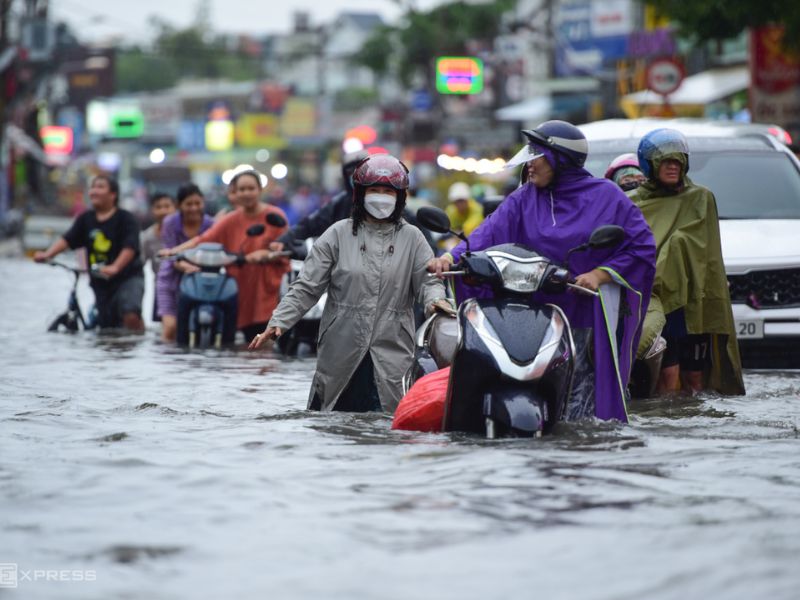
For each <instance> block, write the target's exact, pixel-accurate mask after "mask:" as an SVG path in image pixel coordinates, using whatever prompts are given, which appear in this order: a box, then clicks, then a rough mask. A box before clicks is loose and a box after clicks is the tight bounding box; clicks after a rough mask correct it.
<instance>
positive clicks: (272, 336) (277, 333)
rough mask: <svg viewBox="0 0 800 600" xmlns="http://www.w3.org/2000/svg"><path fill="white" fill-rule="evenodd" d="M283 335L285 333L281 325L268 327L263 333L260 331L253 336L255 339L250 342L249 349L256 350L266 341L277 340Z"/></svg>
mask: <svg viewBox="0 0 800 600" xmlns="http://www.w3.org/2000/svg"><path fill="white" fill-rule="evenodd" d="M281 335H283V331H282V330H281V328H280V327H267V328H266V329H265V330H264V331H263V332H262V333H259V334H258V335H257V336H256V337H254V338H253V341H252V342H250V345H249V346H248V347H247V349H248V350H256V349H257V348H260V347H261V345H262V344H263V343H264V342H265V341H267V340H277V339H278V338H279V337H281Z"/></svg>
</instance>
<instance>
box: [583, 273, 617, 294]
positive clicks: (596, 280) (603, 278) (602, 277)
mask: <svg viewBox="0 0 800 600" xmlns="http://www.w3.org/2000/svg"><path fill="white" fill-rule="evenodd" d="M610 281H611V275H609V274H608V271H603V270H602V269H594V270H592V271H589V272H588V273H583V274H581V275H578V276H577V277H576V278H575V284H576V285H579V286H581V287H585V288H587V289H590V290H592V291H593V292H596V291H597V288H599V287H600V286H601V285H603V284H604V283H608V282H610Z"/></svg>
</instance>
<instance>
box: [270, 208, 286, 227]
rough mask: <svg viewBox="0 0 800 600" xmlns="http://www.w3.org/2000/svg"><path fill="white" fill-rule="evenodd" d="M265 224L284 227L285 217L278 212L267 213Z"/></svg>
mask: <svg viewBox="0 0 800 600" xmlns="http://www.w3.org/2000/svg"><path fill="white" fill-rule="evenodd" d="M267 225H272V226H273V227H281V228H282V227H286V219H284V218H283V217H282V216H280V215H279V214H278V213H274V212H271V213H267Z"/></svg>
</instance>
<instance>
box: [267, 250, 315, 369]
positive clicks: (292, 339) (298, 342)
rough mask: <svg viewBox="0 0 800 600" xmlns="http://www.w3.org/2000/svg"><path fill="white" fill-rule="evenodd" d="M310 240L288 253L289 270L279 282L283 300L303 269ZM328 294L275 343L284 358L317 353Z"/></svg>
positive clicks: (302, 356)
mask: <svg viewBox="0 0 800 600" xmlns="http://www.w3.org/2000/svg"><path fill="white" fill-rule="evenodd" d="M312 245H313V241H312V240H311V239H308V240H305V241H304V242H300V243H298V244H297V245H296V246H294V247H292V248H291V249H290V250H288V252H289V256H290V263H291V270H290V271H289V273H287V274H286V276H285V277H284V279H283V281H282V282H281V290H280V296H281V298H283V297H284V296H285V295H286V293H287V292H288V291H289V287H290V286H291V285H292V282H294V281H295V280H296V279H297V278H298V277H299V276H300V270H301V269H302V268H303V261H304V260H305V258H306V256H307V255H308V252H309V251H310V250H311V246H312ZM327 297H328V293H327V292H325V293H324V294H322V296H321V297H320V299H319V300H318V301H317V303H316V304H315V305H314V306H312V307H311V308H310V309H309V310H308V312H307V313H306V314H304V315H303V316H302V317H301V319H300V320H299V321H298V322H297V323H296V324H295V325H294V327H292V328H291V329H289V330H288V331H286V332H284V333H283V335H281V337H279V338H278V339H277V340H276V342H275V347H276V348H277V349H278V351H279V352H280V353H281V354H283V355H284V356H292V357H298V358H306V357H309V356H314V355H316V353H317V337H318V336H319V323H320V320H321V319H322V311H323V310H324V309H325V301H326V299H327Z"/></svg>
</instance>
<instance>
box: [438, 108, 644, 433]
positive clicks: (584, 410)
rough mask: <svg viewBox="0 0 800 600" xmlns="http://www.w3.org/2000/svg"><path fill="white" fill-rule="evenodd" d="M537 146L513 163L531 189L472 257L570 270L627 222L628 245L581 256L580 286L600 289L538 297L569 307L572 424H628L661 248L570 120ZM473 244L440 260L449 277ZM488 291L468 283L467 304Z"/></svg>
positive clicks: (491, 227)
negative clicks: (532, 257)
mask: <svg viewBox="0 0 800 600" xmlns="http://www.w3.org/2000/svg"><path fill="white" fill-rule="evenodd" d="M523 133H524V134H525V136H526V137H527V138H528V144H527V145H526V146H525V147H524V148H523V149H522V150H520V152H519V153H518V154H517V155H516V156H515V157H514V158H512V159H511V160H510V161H509V163H508V166H516V165H520V164H525V165H526V170H527V183H525V184H524V185H522V186H521V187H519V188H518V189H517V190H516V191H514V192H512V193H511V194H510V195H509V196H508V197H507V198H506V199H505V201H504V202H503V203H502V204H501V205H500V207H499V208H498V209H497V210H496V211H495V212H493V213H492V214H491V215H490V216H489V218H487V219H486V220H485V221H484V222H483V223H482V224H481V225H480V227H478V228H477V229H476V230H475V231H473V233H472V235H470V237H469V241H470V248H471V249H472V250H483V249H486V248H489V247H491V246H495V245H497V244H503V243H519V244H524V245H526V246H529V247H531V248H533V249H535V250H536V251H537V252H538V253H539V254H541V255H543V256H546V257H548V258H549V259H551V260H553V261H556V262H559V263H562V264H566V259H567V252H568V251H569V250H570V249H571V248H574V247H576V246H579V245H581V244H583V243H585V242H586V241H587V240H588V239H589V236H590V234H591V232H592V231H593V230H594V229H596V228H597V227H599V226H601V225H619V226H621V227H622V228H623V229H624V230H625V241H624V242H623V243H622V244H621V245H620V246H618V247H616V248H612V249H597V250H587V251H585V252H576V253H574V254H572V256H571V257H570V260H569V265H568V266H569V269H570V272H571V273H572V274H573V275H575V278H576V282H577V283H578V284H579V285H582V286H584V287H587V288H589V289H592V290H597V291H599V292H600V296H599V298H596V297H594V296H587V295H583V294H575V293H564V294H560V295H547V294H543V293H537V295H536V299H537V300H538V301H541V302H551V303H553V304H557V305H558V306H560V307H561V308H562V309H563V310H564V312H565V314H566V315H567V318H568V319H569V322H570V325H571V327H572V333H573V337H574V339H575V346H576V357H575V377H574V384H573V389H572V395H571V397H570V400H569V403H568V406H567V415H566V418H567V419H568V420H575V419H579V418H582V417H586V416H592V415H594V416H596V417H598V418H600V419H618V420H620V421H624V422H626V421H627V409H626V399H627V397H628V393H627V385H628V379H629V377H630V371H631V365H632V363H633V360H634V358H635V352H636V347H637V344H638V340H639V335H640V333H641V323H642V319H643V318H644V315H645V312H646V311H647V303H648V301H649V299H650V290H651V288H652V285H653V277H654V275H655V259H656V253H655V242H654V240H653V234H652V233H651V231H650V228H649V227H648V225H647V223H646V222H645V220H644V217H643V216H642V213H641V211H640V210H639V209H638V208H637V207H636V206H635V205H634V204H633V202H631V200H630V199H629V198H628V197H627V196H625V194H624V193H623V192H622V191H621V190H620V189H619V187H617V186H616V185H615V184H614V183H613V182H611V181H609V180H606V179H598V178H595V177H592V175H591V174H590V173H589V172H588V171H586V170H585V169H584V168H583V164H584V162H585V161H586V155H587V153H588V143H587V141H586V137H585V136H584V135H583V133H581V131H580V130H579V129H578V128H577V127H575V126H574V125H571V124H569V123H566V122H564V121H547V122H545V123H542V124H541V125H540V126H539V127H537V128H536V129H533V130H526V131H523ZM464 250H465V246H464V244H463V243H462V244H459V245H458V246H456V247H455V248H454V249H453V250H452V252H451V254H449V255H448V254H445V255H444V256H442V257H439V258H437V259H433V260H432V261H431V262H430V263H429V267H428V269H429V270H430V271H432V272H436V273H441V271H443V270H446V269H447V268H449V265H450V264H452V263H453V262H456V261H458V259H459V257H460V256H461V254H462V253H463V252H464ZM488 293H491V292H490V291H488V290H487V289H479V288H467V287H466V286H460V289H459V290H457V296H458V300H459V302H461V301H463V300H464V298H465V297H468V296H478V295H486V294H488Z"/></svg>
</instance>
